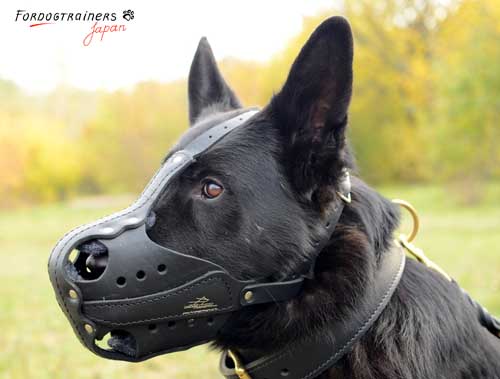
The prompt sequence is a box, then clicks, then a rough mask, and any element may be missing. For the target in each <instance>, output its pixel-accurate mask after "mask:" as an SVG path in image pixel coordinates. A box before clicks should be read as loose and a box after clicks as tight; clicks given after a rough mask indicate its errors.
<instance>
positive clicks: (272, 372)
mask: <svg viewBox="0 0 500 379" xmlns="http://www.w3.org/2000/svg"><path fill="white" fill-rule="evenodd" d="M404 266H405V254H404V253H403V251H402V249H401V248H400V247H398V246H395V247H394V248H393V249H392V250H390V251H389V252H387V253H386V254H385V255H384V257H383V260H382V262H381V266H380V269H379V271H378V273H377V274H376V279H375V285H374V286H373V288H371V289H370V290H368V291H367V294H366V296H365V297H363V299H361V300H360V301H359V305H358V306H357V307H356V314H355V315H353V317H351V318H349V320H347V321H345V320H344V321H338V322H335V323H334V324H333V325H331V327H330V328H329V330H332V331H333V336H332V334H330V333H327V334H324V335H318V336H315V337H314V338H310V339H306V340H300V341H297V342H295V343H293V344H292V345H291V346H288V347H287V348H286V349H285V350H282V351H279V352H277V353H276V354H273V355H270V356H265V357H262V358H260V359H257V360H255V361H253V362H248V363H246V364H245V362H244V361H243V364H244V367H243V371H242V370H239V373H237V372H236V370H235V368H234V362H233V360H232V359H231V358H230V357H229V356H228V352H227V351H225V352H224V353H223V354H222V356H221V360H220V371H221V373H222V375H224V376H225V377H226V378H228V379H239V378H241V377H242V376H241V375H242V374H243V375H246V377H247V378H251V379H277V378H286V379H311V378H315V377H317V376H318V375H320V374H321V373H322V372H324V371H325V370H327V369H328V368H330V367H332V366H333V365H334V364H335V363H336V362H337V361H338V360H339V359H340V358H342V357H343V356H344V354H345V353H346V352H348V351H349V349H350V348H351V347H352V346H353V344H354V343H355V342H356V341H357V340H358V339H359V338H361V336H363V334H364V333H365V332H366V331H367V330H368V329H369V328H370V327H371V326H372V325H373V323H374V322H375V321H376V320H377V318H378V316H379V315H380V314H381V313H382V311H383V310H384V308H385V307H386V305H387V304H388V302H389V300H390V299H391V296H392V294H393V293H394V291H395V289H396V287H397V285H398V283H399V281H400V279H401V276H402V274H403V270H404ZM332 337H333V338H332Z"/></svg>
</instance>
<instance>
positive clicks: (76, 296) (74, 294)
mask: <svg viewBox="0 0 500 379" xmlns="http://www.w3.org/2000/svg"><path fill="white" fill-rule="evenodd" d="M69 297H71V298H72V299H78V294H77V293H76V291H75V290H69Z"/></svg>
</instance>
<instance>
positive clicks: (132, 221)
mask: <svg viewBox="0 0 500 379" xmlns="http://www.w3.org/2000/svg"><path fill="white" fill-rule="evenodd" d="M137 222H139V218H138V217H130V218H129V219H128V220H127V223H128V224H130V225H133V224H135V223H137Z"/></svg>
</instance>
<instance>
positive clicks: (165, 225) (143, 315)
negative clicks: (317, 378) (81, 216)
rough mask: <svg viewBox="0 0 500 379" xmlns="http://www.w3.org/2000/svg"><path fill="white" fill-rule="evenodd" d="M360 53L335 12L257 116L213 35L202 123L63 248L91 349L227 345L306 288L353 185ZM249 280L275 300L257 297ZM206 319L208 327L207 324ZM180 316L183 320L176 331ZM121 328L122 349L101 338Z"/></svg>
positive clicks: (205, 65)
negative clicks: (351, 140)
mask: <svg viewBox="0 0 500 379" xmlns="http://www.w3.org/2000/svg"><path fill="white" fill-rule="evenodd" d="M352 55H353V52H352V35H351V30H350V27H349V25H348V23H347V21H345V20H344V19H343V18H338V17H334V18H331V19H328V20H326V21H325V22H324V23H323V24H322V25H320V26H319V27H318V29H317V30H316V31H315V32H314V33H313V35H312V36H311V37H310V39H309V41H308V42H307V43H306V45H305V46H304V47H303V49H302V50H301V52H300V54H299V56H298V57H297V59H296V60H295V62H294V63H293V66H292V68H291V70H290V73H289V75H288V78H287V80H286V82H285V84H284V85H283V88H282V89H281V90H280V91H279V93H277V94H276V95H275V96H273V98H272V99H270V102H269V104H268V105H267V106H265V107H264V109H262V110H261V111H259V112H257V111H255V112H254V114H253V117H251V118H249V117H250V112H249V110H248V109H246V108H243V107H242V106H241V104H240V102H239V100H238V99H237V97H236V95H235V94H234V92H233V91H232V90H231V89H230V88H229V86H228V85H227V84H226V82H225V81H224V79H223V78H222V76H221V74H220V72H219V70H218V68H217V65H216V63H215V59H214V56H213V54H212V51H211V49H210V47H209V45H208V42H207V41H206V40H205V39H202V40H201V42H200V44H199V47H198V50H197V52H196V55H195V58H194V61H193V64H192V67H191V72H190V75H189V118H190V123H191V127H190V128H189V129H188V130H187V131H186V132H185V133H184V135H183V136H182V137H181V138H180V140H179V141H178V143H177V144H176V145H175V146H174V148H173V149H172V151H171V152H170V153H169V154H168V155H167V157H166V162H165V164H163V165H162V167H161V168H160V170H159V172H158V174H157V175H155V177H153V179H152V180H151V182H150V184H149V185H148V186H147V187H146V189H145V190H144V192H143V194H142V195H141V196H140V197H139V199H138V200H137V201H136V202H135V203H134V204H133V205H131V206H130V207H129V208H127V209H125V210H123V211H121V212H118V213H115V214H113V215H110V216H108V217H106V218H104V219H100V220H97V221H95V222H93V223H91V224H86V225H82V226H80V227H79V228H76V229H74V230H73V231H71V232H70V233H68V234H66V235H65V236H64V237H63V238H62V239H61V240H60V241H59V242H58V244H57V245H56V247H55V248H54V251H53V253H52V254H51V258H50V261H49V273H50V277H51V281H52V284H53V285H54V289H55V290H56V294H57V297H58V300H59V303H60V305H61V307H62V309H63V311H64V312H65V313H66V314H67V316H68V319H69V320H70V322H71V324H72V325H73V328H74V329H75V331H76V333H77V335H78V336H79V338H80V340H82V342H84V344H85V345H86V346H87V347H89V348H90V349H91V350H92V351H94V352H96V353H98V354H99V355H103V356H106V357H110V358H114V359H127V360H141V359H146V358H148V357H151V356H153V355H155V354H160V353H163V352H169V351H172V349H179V348H187V347H189V346H192V345H194V344H199V343H202V342H206V341H208V340H212V339H213V338H214V337H218V340H217V341H218V342H219V343H220V342H221V338H222V339H223V337H222V336H223V335H224V333H225V331H228V330H234V329H235V328H238V327H239V326H241V325H248V322H247V321H245V319H246V320H248V319H249V318H253V316H252V315H254V314H255V312H260V311H262V310H263V308H261V307H259V306H258V304H263V306H266V305H265V303H267V304H268V305H269V303H272V302H274V301H276V298H277V297H278V298H281V299H291V298H294V297H295V296H296V295H297V293H298V291H299V287H297V283H298V284H300V285H302V284H303V281H304V277H310V275H311V274H312V273H313V270H314V267H315V262H316V258H317V257H318V253H319V252H320V250H321V247H322V246H325V244H326V242H327V241H328V239H329V238H330V236H331V231H332V228H333V226H334V225H335V224H336V223H337V219H338V217H339V215H340V212H341V211H342V207H341V206H339V204H342V200H341V198H342V195H341V194H345V193H346V192H345V187H349V186H346V182H347V181H346V175H345V169H346V168H348V169H349V168H352V162H351V158H350V154H349V149H348V147H347V144H346V136H345V132H346V126H347V111H348V106H349V101H350V98H351V87H352ZM243 114H245V115H243ZM239 115H241V116H239ZM235 120H238V121H235ZM245 120H246V121H245ZM226 121H227V122H226ZM230 125H233V126H231V127H230ZM224 129H227V131H226V132H224V131H223V130H224ZM212 137H214V138H213V139H211V138H212ZM341 187H342V188H341ZM344 199H345V197H344ZM332 215H333V216H334V217H333V216H332ZM333 220H335V221H333ZM146 234H147V235H146ZM73 248H76V249H77V250H78V252H77V255H76V258H74V259H73V260H72V259H71V257H70V252H71V249H73ZM167 261H168V262H167ZM357 264H358V263H357ZM358 266H359V264H358ZM167 271H168V273H167ZM132 275H133V276H132ZM134 276H135V278H134ZM354 277H358V278H359V277H361V275H354ZM344 281H345V280H344ZM247 286H250V287H247ZM266 286H267V287H266ZM269 286H273V288H274V289H276V288H279V289H282V292H281V293H280V295H278V296H277V297H276V296H275V294H276V293H277V292H273V291H276V290H270V289H269V288H270V287H269ZM247 288H251V289H252V290H249V292H248V293H250V296H254V292H252V291H258V288H260V289H261V292H260V293H261V294H262V293H264V294H265V295H263V296H262V295H261V297H260V298H259V297H258V295H255V296H256V297H257V300H256V299H254V298H252V297H250V298H249V300H248V301H246V299H245V298H244V297H242V296H245V291H247V290H246V289H247ZM283 288H284V289H286V292H283V291H285V290H283ZM344 292H346V291H344ZM304 293H306V295H303V294H304ZM302 295H303V296H302V297H306V298H307V291H306V290H304V292H303V293H302ZM207 296H208V297H207ZM214 299H215V300H214ZM240 299H244V300H240ZM199 301H201V302H202V303H201V304H200V303H199ZM298 302H300V301H299V300H298ZM329 303H331V301H330V302H329ZM247 305H252V306H251V307H247V308H245V309H250V308H252V310H249V311H247V312H245V311H243V310H242V309H241V308H242V307H246V306H247ZM200 307H201V308H200ZM305 308H308V307H305ZM268 309H269V308H268ZM290 313H293V312H290ZM319 313H321V312H319ZM260 314H261V316H262V318H266V317H265V316H263V313H262V312H261V313H260ZM212 315H214V316H213V317H212ZM288 316H289V315H287V316H286V317H288ZM192 317H195V318H205V319H206V322H198V323H196V325H197V326H196V327H194V325H195V323H193V320H194V318H193V319H191V318H192ZM281 318H284V317H281ZM238 320H243V322H240V321H238ZM176 321H182V322H181V324H182V325H183V329H179V328H178V329H177V332H175V333H174V332H172V331H171V326H173V325H170V322H173V323H174V324H175V322H176ZM226 321H227V322H226ZM156 322H158V323H161V326H157V325H156ZM214 323H215V324H216V325H214ZM247 329H248V328H247ZM249 330H251V328H250V329H249ZM108 332H109V333H110V334H111V336H112V338H111V339H110V341H109V345H110V346H111V347H112V350H111V351H106V350H103V349H101V348H100V347H98V346H97V345H96V343H95V341H96V340H101V339H102V338H103V337H104V335H105V334H106V333H108ZM229 334H231V333H229ZM238 335H241V336H243V335H244V333H238ZM245 340H247V341H248V340H250V339H249V338H246V337H245ZM119 353H121V354H119Z"/></svg>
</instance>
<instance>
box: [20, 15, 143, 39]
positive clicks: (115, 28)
mask: <svg viewBox="0 0 500 379" xmlns="http://www.w3.org/2000/svg"><path fill="white" fill-rule="evenodd" d="M134 17H135V15H134V11H133V10H131V9H126V10H123V11H121V12H93V11H88V10H86V11H81V12H69V11H56V12H38V11H37V12H31V11H28V10H24V9H18V10H17V12H16V17H15V22H21V23H28V24H29V27H30V28H33V27H37V26H42V25H51V24H61V23H72V22H73V23H78V22H92V24H91V26H90V31H89V32H87V33H86V34H85V36H84V38H83V41H82V43H83V45H84V46H89V45H90V44H91V43H92V42H93V41H94V40H96V39H98V38H99V36H100V38H99V40H100V41H103V40H104V35H105V34H106V33H115V32H125V31H126V30H127V26H128V25H127V23H129V22H130V21H132V20H133V19H134ZM94 37H97V38H94Z"/></svg>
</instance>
